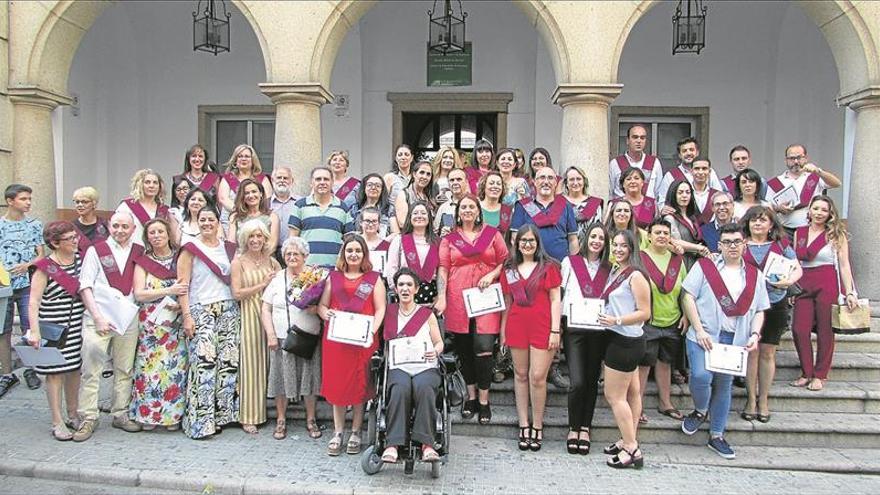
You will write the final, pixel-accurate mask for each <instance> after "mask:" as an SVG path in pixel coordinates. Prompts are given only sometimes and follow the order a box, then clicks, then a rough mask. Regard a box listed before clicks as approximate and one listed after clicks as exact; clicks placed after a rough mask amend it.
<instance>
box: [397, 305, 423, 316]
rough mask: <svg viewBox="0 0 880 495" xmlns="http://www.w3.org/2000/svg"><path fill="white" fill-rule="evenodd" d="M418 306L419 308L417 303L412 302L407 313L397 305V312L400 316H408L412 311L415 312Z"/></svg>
mask: <svg viewBox="0 0 880 495" xmlns="http://www.w3.org/2000/svg"><path fill="white" fill-rule="evenodd" d="M418 308H419V307H418V305H415V304H413V307H412V310H410V312H409V313H407V312H406V311H404V310H403V306H399V307H398V312H399V313H400V314H401V315H402V316H405V317H409V316H410V315H412V314H413V313H415V312H416V310H417V309H418Z"/></svg>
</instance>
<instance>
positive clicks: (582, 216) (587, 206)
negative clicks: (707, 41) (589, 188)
mask: <svg viewBox="0 0 880 495" xmlns="http://www.w3.org/2000/svg"><path fill="white" fill-rule="evenodd" d="M602 203H603V201H602V199H601V198H597V197H595V196H590V197H589V198H587V201H586V203H584V207H583V208H581V210H580V211H579V212H578V215H577V221H578V222H588V221H590V219H591V218H593V217H594V216H596V212H597V211H599V207H600V206H602ZM572 206H573V205H572Z"/></svg>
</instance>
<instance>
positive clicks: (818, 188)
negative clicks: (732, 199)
mask: <svg viewBox="0 0 880 495" xmlns="http://www.w3.org/2000/svg"><path fill="white" fill-rule="evenodd" d="M785 166H786V167H787V168H788V170H786V171H785V172H783V173H782V174H780V175H777V176H776V177H774V178H772V179H770V180H768V181H767V191H766V195H765V196H764V199H766V200H767V201H769V202H770V203H772V204H773V209H774V210H776V212H777V213H779V222H780V223H782V226H783V227H785V230H786V231H787V232H788V233H789V236H790V237H791V236H793V235H794V231H795V229H797V228H798V227H803V226H804V225H807V223H809V222H807V206H808V205H809V204H810V200H811V199H813V198H814V197H816V196H818V195H820V194H824V191H825V189H833V188H835V187H840V184H841V182H840V179H838V178H837V176H836V175H834V174H832V173H831V172H828V171H827V170H822V169H821V168H819V167H818V166H817V165H816V164H815V163H812V162H811V161H810V157H809V156H807V148H806V146H804V145H802V144H791V145H789V146H788V147H787V148H785ZM789 188H791V190H788V189H789ZM792 192H793V195H794V196H797V198H798V199H797V200H794V199H790V200H788V201H784V200H783V199H782V198H784V197H786V196H792V194H791V193H792Z"/></svg>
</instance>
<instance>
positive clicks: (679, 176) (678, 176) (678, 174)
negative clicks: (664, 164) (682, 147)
mask: <svg viewBox="0 0 880 495" xmlns="http://www.w3.org/2000/svg"><path fill="white" fill-rule="evenodd" d="M669 175H671V176H672V179H673V180H688V178H687V175H684V172H682V171H681V165H679V166H677V167H675V168H673V169H670V170H669ZM688 182H690V181H688Z"/></svg>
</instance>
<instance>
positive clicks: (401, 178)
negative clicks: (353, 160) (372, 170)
mask: <svg viewBox="0 0 880 495" xmlns="http://www.w3.org/2000/svg"><path fill="white" fill-rule="evenodd" d="M414 159H415V155H413V150H412V148H411V147H410V145H408V144H401V145H399V146H398V147H397V148H395V149H394V159H393V160H392V161H391V172H388V173H387V174H385V177H384V178H383V180H384V181H385V188H386V189H388V200H389V201H390V202H391V204H392V205H394V204H396V203H397V195H399V194H400V192H401V191H403V190H404V189H405V188H406V186H407V185H409V183H410V182H411V181H412V163H413V160H414Z"/></svg>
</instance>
